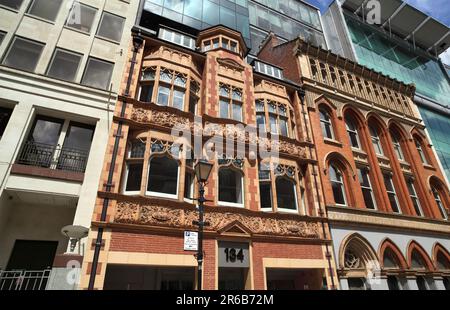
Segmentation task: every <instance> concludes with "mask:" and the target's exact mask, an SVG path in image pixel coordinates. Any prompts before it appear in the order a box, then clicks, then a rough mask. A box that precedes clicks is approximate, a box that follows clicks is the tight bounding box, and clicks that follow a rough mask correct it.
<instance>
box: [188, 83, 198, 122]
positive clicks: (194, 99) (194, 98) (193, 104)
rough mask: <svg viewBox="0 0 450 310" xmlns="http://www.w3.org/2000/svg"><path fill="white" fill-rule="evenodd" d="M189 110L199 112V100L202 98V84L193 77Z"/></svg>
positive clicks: (193, 112)
mask: <svg viewBox="0 0 450 310" xmlns="http://www.w3.org/2000/svg"><path fill="white" fill-rule="evenodd" d="M189 90H190V92H189V112H191V113H192V114H197V109H198V102H199V100H200V85H199V83H197V82H196V81H194V80H193V79H191V84H190V87H189Z"/></svg>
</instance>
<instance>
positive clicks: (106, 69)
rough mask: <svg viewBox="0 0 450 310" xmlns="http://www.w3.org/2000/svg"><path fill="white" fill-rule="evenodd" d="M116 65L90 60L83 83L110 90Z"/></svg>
mask: <svg viewBox="0 0 450 310" xmlns="http://www.w3.org/2000/svg"><path fill="white" fill-rule="evenodd" d="M113 67H114V65H113V64H112V63H110V62H106V61H102V60H98V59H94V58H89V60H88V64H87V67H86V72H85V73H84V76H83V79H82V81H81V83H82V84H83V85H86V86H91V87H95V88H101V89H108V88H109V82H110V81H111V75H112V71H113Z"/></svg>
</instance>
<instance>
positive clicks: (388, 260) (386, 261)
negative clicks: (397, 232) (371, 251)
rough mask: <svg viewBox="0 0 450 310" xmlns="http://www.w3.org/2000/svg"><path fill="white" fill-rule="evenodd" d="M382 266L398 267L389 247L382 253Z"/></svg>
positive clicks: (386, 267)
mask: <svg viewBox="0 0 450 310" xmlns="http://www.w3.org/2000/svg"><path fill="white" fill-rule="evenodd" d="M383 267H384V268H385V269H399V268H400V263H399V261H398V259H397V255H395V253H394V251H393V250H392V249H391V248H389V247H388V248H386V250H385V251H384V254H383Z"/></svg>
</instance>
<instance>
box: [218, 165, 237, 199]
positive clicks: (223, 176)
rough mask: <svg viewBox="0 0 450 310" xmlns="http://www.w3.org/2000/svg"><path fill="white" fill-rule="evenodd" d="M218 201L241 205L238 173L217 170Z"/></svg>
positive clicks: (229, 170)
mask: <svg viewBox="0 0 450 310" xmlns="http://www.w3.org/2000/svg"><path fill="white" fill-rule="evenodd" d="M219 201H221V202H231V203H242V176H241V175H240V173H239V172H237V171H234V170H231V169H225V168H222V169H220V170H219Z"/></svg>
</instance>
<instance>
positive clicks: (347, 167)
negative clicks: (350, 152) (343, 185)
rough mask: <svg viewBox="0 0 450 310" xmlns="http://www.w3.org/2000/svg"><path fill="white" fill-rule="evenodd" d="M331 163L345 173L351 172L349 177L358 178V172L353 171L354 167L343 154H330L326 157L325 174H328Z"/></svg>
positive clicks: (324, 161)
mask: <svg viewBox="0 0 450 310" xmlns="http://www.w3.org/2000/svg"><path fill="white" fill-rule="evenodd" d="M330 163H335V164H337V166H338V168H340V169H342V170H343V172H350V174H349V176H351V177H352V178H355V177H356V172H355V170H354V169H353V167H352V165H351V164H350V162H349V161H348V160H347V158H345V157H344V156H343V155H342V154H341V153H338V152H330V153H328V154H327V155H325V158H324V160H323V167H324V170H325V174H328V167H329V166H330Z"/></svg>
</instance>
